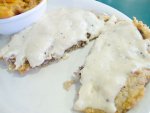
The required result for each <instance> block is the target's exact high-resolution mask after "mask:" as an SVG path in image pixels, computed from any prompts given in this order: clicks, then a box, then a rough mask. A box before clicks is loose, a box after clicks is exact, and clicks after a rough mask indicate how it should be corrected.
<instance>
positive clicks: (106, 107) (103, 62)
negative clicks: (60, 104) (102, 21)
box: [74, 18, 150, 113]
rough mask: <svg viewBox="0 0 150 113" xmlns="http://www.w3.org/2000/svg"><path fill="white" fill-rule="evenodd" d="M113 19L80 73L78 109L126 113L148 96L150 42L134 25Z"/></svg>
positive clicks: (98, 112)
mask: <svg viewBox="0 0 150 113" xmlns="http://www.w3.org/2000/svg"><path fill="white" fill-rule="evenodd" d="M110 20H111V21H108V22H107V23H106V24H107V25H106V27H105V28H104V30H103V31H102V33H101V34H100V36H99V38H97V40H96V41H95V44H94V45H93V48H92V50H91V51H90V53H89V55H88V56H87V58H86V61H85V64H84V68H83V69H82V70H81V71H80V73H81V80H80V82H81V87H80V90H79V97H78V99H77V101H76V103H75V106H74V108H75V110H78V111H83V112H85V113H126V112H127V111H128V110H129V109H131V108H132V107H133V106H134V105H135V104H136V103H137V102H138V101H139V100H140V99H141V98H142V97H143V95H144V90H145V86H146V84H147V83H148V81H149V77H150V71H149V68H150V65H149V64H150V54H149V52H148V50H149V44H150V41H149V40H148V39H145V40H144V39H143V37H142V35H141V34H140V32H139V31H138V29H137V28H136V27H135V26H134V25H133V23H131V22H127V21H121V20H120V21H117V20H115V18H113V19H110Z"/></svg>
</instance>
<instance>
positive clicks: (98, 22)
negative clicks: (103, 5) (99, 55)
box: [0, 9, 104, 73]
mask: <svg viewBox="0 0 150 113" xmlns="http://www.w3.org/2000/svg"><path fill="white" fill-rule="evenodd" d="M103 26H104V20H103V19H102V18H98V16H97V15H96V14H94V13H93V12H90V11H86V10H82V9H58V10H55V11H50V12H48V14H46V15H45V16H44V17H42V18H41V20H39V22H38V23H36V24H34V25H33V26H32V27H30V28H27V29H25V30H23V31H21V32H20V33H18V34H15V35H14V36H12V39H11V41H10V42H9V43H8V44H7V45H6V46H5V47H4V48H2V49H1V50H0V57H1V58H3V59H4V60H5V61H6V62H7V63H8V65H10V69H11V70H17V71H19V72H20V73H25V72H26V71H27V70H29V69H30V68H35V67H39V66H42V65H45V64H46V63H48V62H54V61H56V60H59V59H61V58H62V57H63V56H64V54H65V53H68V52H69V51H71V50H75V49H77V48H80V47H83V46H85V45H86V44H87V43H88V42H89V41H90V40H93V39H95V38H96V37H98V36H99V34H100V32H101V30H102V27H103Z"/></svg>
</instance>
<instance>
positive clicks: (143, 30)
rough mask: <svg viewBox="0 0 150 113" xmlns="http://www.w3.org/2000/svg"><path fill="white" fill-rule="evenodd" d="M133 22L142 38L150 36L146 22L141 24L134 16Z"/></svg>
mask: <svg viewBox="0 0 150 113" xmlns="http://www.w3.org/2000/svg"><path fill="white" fill-rule="evenodd" d="M133 23H134V25H135V26H136V27H137V29H138V30H139V31H140V33H141V34H142V36H143V38H144V39H149V38H150V29H149V27H148V26H147V25H146V24H143V22H142V21H138V20H137V19H136V18H135V17H134V18H133Z"/></svg>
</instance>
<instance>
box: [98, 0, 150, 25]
mask: <svg viewBox="0 0 150 113" xmlns="http://www.w3.org/2000/svg"><path fill="white" fill-rule="evenodd" d="M97 1H100V2H103V3H105V4H107V5H110V6H112V7H114V8H116V9H118V10H119V11H121V12H122V13H124V14H126V15H127V16H129V17H130V18H133V16H135V17H136V18H137V19H138V20H141V21H143V22H144V23H145V24H147V25H148V26H150V0H97Z"/></svg>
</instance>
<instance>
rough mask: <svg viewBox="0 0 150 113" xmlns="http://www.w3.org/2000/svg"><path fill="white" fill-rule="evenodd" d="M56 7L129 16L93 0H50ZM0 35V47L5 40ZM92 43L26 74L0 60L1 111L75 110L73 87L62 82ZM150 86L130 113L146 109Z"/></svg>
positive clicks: (52, 112)
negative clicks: (8, 69)
mask: <svg viewBox="0 0 150 113" xmlns="http://www.w3.org/2000/svg"><path fill="white" fill-rule="evenodd" d="M58 7H77V8H84V9H89V10H92V11H95V12H97V13H98V12H99V13H102V12H105V13H108V14H115V15H117V16H118V17H120V18H123V19H127V20H130V19H129V18H128V17H126V16H125V15H124V14H122V13H120V12H118V11H117V10H115V9H113V8H111V7H109V6H107V5H104V4H102V3H99V2H96V1H94V0H53V1H52V0H50V1H49V7H48V8H49V9H55V8H58ZM8 40H9V39H8V38H2V37H0V48H1V47H2V46H3V45H4V44H5V43H6V42H7V41H8ZM91 45H92V43H90V44H89V45H88V46H86V47H85V48H84V49H80V50H77V51H75V52H72V53H71V54H70V57H69V58H68V59H67V60H64V61H60V62H59V63H55V64H52V65H49V66H47V67H44V68H41V69H40V70H32V71H30V72H29V73H28V74H27V75H26V76H19V75H17V74H16V73H9V72H7V67H6V66H5V65H3V64H2V63H0V67H1V68H0V113H76V112H74V111H73V110H72V106H73V102H74V99H75V93H76V90H75V87H72V88H71V90H70V91H69V92H66V91H65V90H64V89H63V83H64V81H66V80H69V79H70V78H71V76H72V75H73V72H74V71H76V70H77V69H78V67H79V66H81V65H82V64H83V62H84V59H85V57H86V55H87V54H88V51H89V49H90V47H91ZM149 95H150V87H149V86H148V87H147V90H146V95H145V97H144V99H143V100H142V101H141V102H140V103H139V104H138V105H137V106H136V107H135V108H134V109H132V110H131V111H130V113H148V111H149V102H150V96H149Z"/></svg>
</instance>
